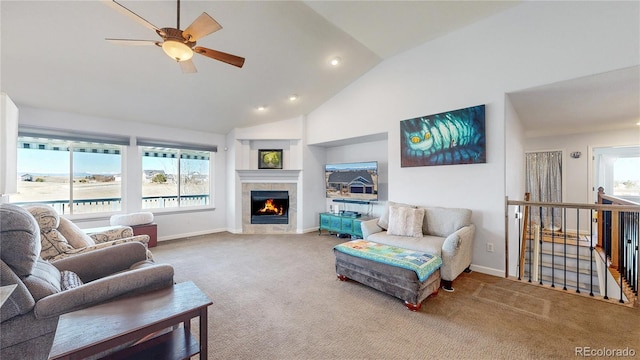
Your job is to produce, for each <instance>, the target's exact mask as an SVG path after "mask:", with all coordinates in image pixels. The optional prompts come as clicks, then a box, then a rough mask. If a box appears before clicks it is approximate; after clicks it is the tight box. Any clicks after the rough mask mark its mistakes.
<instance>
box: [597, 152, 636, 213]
mask: <svg viewBox="0 0 640 360" xmlns="http://www.w3.org/2000/svg"><path fill="white" fill-rule="evenodd" d="M593 162H594V166H593V169H594V187H593V190H594V199H597V193H598V188H599V187H602V188H604V192H605V194H607V195H613V196H617V197H620V198H623V199H626V200H630V201H634V202H640V147H638V146H626V147H605V148H594V149H593Z"/></svg>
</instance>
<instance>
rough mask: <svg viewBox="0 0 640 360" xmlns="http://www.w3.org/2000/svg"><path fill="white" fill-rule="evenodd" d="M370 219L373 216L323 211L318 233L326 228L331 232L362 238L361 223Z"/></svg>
mask: <svg viewBox="0 0 640 360" xmlns="http://www.w3.org/2000/svg"><path fill="white" fill-rule="evenodd" d="M369 219H371V218H369V217H355V216H350V215H342V214H333V213H321V214H320V228H319V229H318V235H320V234H322V230H326V231H327V232H329V234H332V233H334V234H346V235H351V236H352V237H356V238H362V228H361V227H360V223H361V222H363V221H366V220H369Z"/></svg>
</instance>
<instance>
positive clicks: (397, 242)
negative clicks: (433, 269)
mask: <svg viewBox="0 0 640 360" xmlns="http://www.w3.org/2000/svg"><path fill="white" fill-rule="evenodd" d="M367 240H369V241H373V242H377V243H379V244H385V245H390V246H396V247H399V248H403V249H409V250H415V251H420V252H425V253H427V254H432V255H438V256H442V244H443V243H444V240H445V238H444V237H440V236H431V235H424V236H423V237H410V236H399V235H389V234H388V233H387V232H386V231H383V232H379V233H375V234H371V235H370V236H369V237H368V238H367Z"/></svg>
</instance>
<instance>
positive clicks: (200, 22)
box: [182, 12, 222, 41]
mask: <svg viewBox="0 0 640 360" xmlns="http://www.w3.org/2000/svg"><path fill="white" fill-rule="evenodd" d="M220 29H222V26H221V25H220V24H218V22H217V21H215V20H214V19H213V18H212V17H211V16H209V14H207V13H206V12H203V13H202V14H201V15H200V16H198V18H197V19H195V20H194V21H193V23H192V24H191V25H189V27H187V28H186V29H185V30H184V31H183V32H182V36H184V38H185V39H186V40H189V41H197V40H198V39H200V38H201V37H203V36H207V35H209V34H211V33H213V32H216V31H218V30H220Z"/></svg>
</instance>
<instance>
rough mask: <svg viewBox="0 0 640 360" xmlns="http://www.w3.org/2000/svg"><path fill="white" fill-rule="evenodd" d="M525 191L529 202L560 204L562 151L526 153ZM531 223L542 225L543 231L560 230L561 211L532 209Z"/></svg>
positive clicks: (557, 209) (556, 209)
mask: <svg viewBox="0 0 640 360" xmlns="http://www.w3.org/2000/svg"><path fill="white" fill-rule="evenodd" d="M525 165H526V191H527V192H528V193H529V194H531V198H530V200H531V201H536V202H562V151H547V152H534V153H527V154H526V156H525ZM530 213H531V221H532V222H533V223H537V224H542V227H543V228H545V229H550V230H551V229H552V230H560V229H561V228H562V210H561V209H559V208H555V209H553V208H542V220H541V219H540V208H538V207H532V208H531V210H530Z"/></svg>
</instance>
